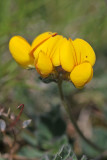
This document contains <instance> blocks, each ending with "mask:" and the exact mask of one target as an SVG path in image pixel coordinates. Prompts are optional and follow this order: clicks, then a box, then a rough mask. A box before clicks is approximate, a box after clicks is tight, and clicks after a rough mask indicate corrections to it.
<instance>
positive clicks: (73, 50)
mask: <svg viewBox="0 0 107 160" xmlns="http://www.w3.org/2000/svg"><path fill="white" fill-rule="evenodd" d="M9 49H10V52H11V54H12V56H13V58H14V59H15V60H16V62H17V63H19V64H20V65H21V66H22V67H24V68H29V67H34V66H35V68H36V70H37V71H38V73H39V74H40V75H41V77H43V78H45V77H48V76H50V75H54V78H56V79H58V78H63V79H64V80H70V81H72V83H73V84H74V85H75V86H76V87H77V88H82V87H83V86H84V85H85V84H86V83H88V82H89V81H90V80H91V79H92V77H93V68H92V67H93V65H94V63H95V60H96V57H95V53H94V51H93V49H92V47H91V46H90V45H89V44H88V43H87V42H86V41H84V40H82V39H75V40H74V41H73V40H72V39H71V38H69V39H68V40H67V39H66V38H64V37H63V36H61V35H57V33H52V32H45V33H42V34H41V35H39V36H38V37H36V38H35V39H34V41H33V42H32V44H31V46H30V45H29V43H28V42H27V41H26V40H25V39H23V38H22V37H20V36H14V37H13V38H12V39H11V40H10V43H9Z"/></svg>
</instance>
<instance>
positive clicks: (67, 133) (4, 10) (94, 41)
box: [0, 0, 107, 160]
mask: <svg viewBox="0 0 107 160" xmlns="http://www.w3.org/2000/svg"><path fill="white" fill-rule="evenodd" d="M45 31H52V32H58V33H59V34H63V35H64V36H67V37H71V38H72V39H75V38H82V39H85V40H86V41H88V42H89V43H90V44H91V45H92V46H93V48H94V50H95V53H96V57H97V61H96V64H95V67H94V78H93V80H92V81H91V82H90V83H89V84H88V85H87V86H86V87H85V88H84V89H83V90H77V89H75V88H74V87H73V85H72V84H71V83H69V82H64V84H63V89H64V94H65V96H66V99H67V100H68V101H69V103H70V104H71V106H72V109H73V113H74V117H75V119H76V120H77V121H78V124H79V126H80V128H81V130H82V131H83V132H84V134H85V135H86V137H88V138H90V139H91V140H93V141H94V142H95V143H96V144H97V145H99V146H101V147H102V148H103V149H107V44H106V43H107V42H106V39H107V1H106V0H97V1H96V0H90V1H86V0H79V1H76V0H66V1H65V0H31V1H30V0H15V1H14V0H3V1H2V0H1V1H0V108H2V107H5V108H6V109H8V108H11V112H14V113H15V112H16V106H18V105H19V104H20V103H24V104H25V108H24V111H23V114H22V116H21V119H22V120H24V119H29V118H30V119H33V123H31V127H29V128H28V130H27V129H26V130H24V131H22V132H21V133H20V134H19V139H21V140H22V141H24V145H22V146H20V148H19V150H18V151H17V153H18V154H20V155H23V156H26V157H28V158H30V157H41V156H42V155H44V154H46V153H48V154H52V153H57V152H58V150H59V149H60V148H61V146H62V145H64V144H69V145H71V146H72V148H73V150H74V151H75V153H76V154H77V155H78V156H79V157H80V156H81V155H82V154H86V155H87V156H88V157H89V158H90V157H94V156H96V155H98V154H99V153H98V152H95V151H94V150H93V149H91V148H90V147H89V146H87V145H86V144H85V143H84V142H83V141H80V139H79V137H78V135H77V134H76V131H75V130H74V128H73V126H72V124H71V123H70V121H69V119H68V117H67V115H66V113H65V111H64V109H63V106H62V105H61V103H60V99H59V93H58V89H57V85H56V84H55V83H50V84H45V83H43V82H42V81H40V80H39V79H38V74H37V73H36V71H35V70H24V69H22V68H20V67H19V66H18V65H17V64H16V62H15V61H14V60H13V59H12V57H11V55H10V53H9V49H8V43H9V39H10V38H11V37H12V36H14V35H21V36H23V37H24V38H26V39H27V40H28V41H29V42H30V43H31V42H32V40H33V39H34V38H35V37H36V36H37V35H38V34H40V33H42V32H45ZM59 106H60V108H59ZM47 112H48V113H47ZM16 114H18V113H17V112H16ZM1 118H3V117H2V116H1V117H0V119H1ZM6 136H7V137H8V138H10V137H11V138H12V136H11V135H10V134H7V135H6ZM10 141H11V140H10ZM3 142H4V141H3V137H2V134H1V133H0V153H2V154H5V153H7V152H8V147H9V146H8V144H5V143H4V145H3ZM3 148H4V149H3ZM46 160H48V159H46Z"/></svg>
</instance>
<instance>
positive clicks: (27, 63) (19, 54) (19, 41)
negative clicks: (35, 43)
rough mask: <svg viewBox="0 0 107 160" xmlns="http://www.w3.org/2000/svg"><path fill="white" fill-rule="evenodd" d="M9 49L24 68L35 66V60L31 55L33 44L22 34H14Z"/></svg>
mask: <svg viewBox="0 0 107 160" xmlns="http://www.w3.org/2000/svg"><path fill="white" fill-rule="evenodd" d="M9 50H10V53H11V54H12V56H13V58H14V59H15V61H16V62H17V63H18V64H20V65H21V66H22V67H24V68H32V67H34V60H33V58H32V57H31V56H30V55H29V53H30V50H31V46H30V45H29V43H28V42H27V41H26V40H25V39H24V38H22V37H20V36H14V37H12V38H11V39H10V42H9Z"/></svg>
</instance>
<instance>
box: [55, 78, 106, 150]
mask: <svg viewBox="0 0 107 160" xmlns="http://www.w3.org/2000/svg"><path fill="white" fill-rule="evenodd" d="M58 88H59V93H60V98H61V101H62V104H63V106H64V108H65V110H66V112H67V114H68V115H69V118H70V120H71V122H72V124H73V126H74V128H75V130H76V131H77V133H78V135H79V136H80V137H81V138H82V139H83V140H84V141H85V142H86V143H87V144H88V145H90V146H91V147H92V148H93V149H95V150H96V151H98V152H102V151H104V150H103V149H102V148H100V147H98V146H97V145H96V144H94V143H93V142H91V141H90V140H89V139H87V138H86V137H85V136H84V135H83V133H82V132H81V130H80V128H79V127H78V125H77V123H76V121H75V119H74V117H73V114H72V110H71V107H70V106H69V105H68V104H67V102H66V101H65V99H64V95H63V90H62V81H61V80H59V81H58Z"/></svg>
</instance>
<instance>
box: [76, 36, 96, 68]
mask: <svg viewBox="0 0 107 160" xmlns="http://www.w3.org/2000/svg"><path fill="white" fill-rule="evenodd" d="M73 44H74V47H75V50H76V55H77V61H78V64H80V63H83V62H89V63H90V64H91V65H92V66H93V65H94V64H95V60H96V56H95V52H94V50H93V48H92V47H91V46H90V44H89V43H87V42H86V41H84V40H83V39H75V40H74V41H73Z"/></svg>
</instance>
